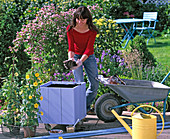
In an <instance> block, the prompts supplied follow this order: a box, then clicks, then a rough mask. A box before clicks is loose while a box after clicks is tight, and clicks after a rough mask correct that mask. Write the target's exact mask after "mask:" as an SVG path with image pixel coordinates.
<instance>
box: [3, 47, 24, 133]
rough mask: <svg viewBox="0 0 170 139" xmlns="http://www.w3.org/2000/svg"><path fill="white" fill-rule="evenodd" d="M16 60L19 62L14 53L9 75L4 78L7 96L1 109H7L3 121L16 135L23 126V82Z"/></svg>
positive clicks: (4, 88)
mask: <svg viewBox="0 0 170 139" xmlns="http://www.w3.org/2000/svg"><path fill="white" fill-rule="evenodd" d="M11 51H12V53H13V52H14V51H13V50H11ZM16 51H17V50H16ZM15 62H17V58H16V57H15V54H14V53H13V56H12V65H11V66H10V68H9V75H8V76H7V77H4V78H3V85H2V88H1V89H2V90H1V94H2V95H3V97H4V98H6V99H5V100H4V104H5V105H3V106H2V107H1V110H5V111H4V112H3V117H2V120H1V123H2V124H3V125H4V126H6V127H8V128H9V130H10V133H12V134H15V135H16V134H19V131H20V126H21V124H20V121H21V112H20V108H21V107H20V106H21V103H22V99H21V96H20V94H19V92H20V86H21V82H20V79H19V76H20V72H19V71H18V69H17V68H16V64H15Z"/></svg>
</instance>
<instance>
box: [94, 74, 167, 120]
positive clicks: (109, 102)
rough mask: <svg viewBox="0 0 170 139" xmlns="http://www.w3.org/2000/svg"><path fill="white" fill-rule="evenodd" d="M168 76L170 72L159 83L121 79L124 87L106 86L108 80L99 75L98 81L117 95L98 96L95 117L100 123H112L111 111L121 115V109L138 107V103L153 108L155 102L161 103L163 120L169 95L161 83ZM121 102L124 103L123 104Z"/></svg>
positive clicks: (120, 85)
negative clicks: (113, 110)
mask: <svg viewBox="0 0 170 139" xmlns="http://www.w3.org/2000/svg"><path fill="white" fill-rule="evenodd" d="M169 75H170V72H169V73H168V74H167V75H166V77H165V78H164V79H163V80H162V82H161V83H159V82H154V81H147V80H130V79H122V80H123V81H124V82H125V83H126V85H122V84H119V85H116V84H108V83H107V80H108V79H107V78H103V77H102V76H101V75H99V77H98V80H99V81H100V82H101V83H102V84H104V85H106V86H108V87H109V88H111V89H112V90H113V91H114V92H115V93H116V94H117V95H115V94H112V93H106V94H103V95H102V96H100V97H99V98H98V100H97V101H96V103H95V111H96V115H97V116H98V118H99V119H100V120H102V121H105V122H112V121H114V120H115V119H116V118H115V117H114V115H113V114H112V113H111V110H112V109H115V110H116V112H117V113H118V114H119V115H121V114H122V108H123V107H125V106H128V105H134V106H135V107H138V106H139V105H138V104H139V103H147V102H152V106H154V105H155V102H159V101H163V104H164V105H163V117H164V118H165V111H166V102H167V99H168V95H169V93H170V87H168V86H166V85H164V84H163V82H164V81H165V80H166V78H167V77H168V76H169ZM118 96H119V97H118ZM122 100H123V101H124V102H125V103H124V104H123V103H122ZM139 110H140V111H141V112H143V113H151V112H152V111H153V109H151V110H150V111H149V112H146V111H145V110H144V109H143V108H140V109H139Z"/></svg>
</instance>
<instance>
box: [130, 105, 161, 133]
mask: <svg viewBox="0 0 170 139" xmlns="http://www.w3.org/2000/svg"><path fill="white" fill-rule="evenodd" d="M141 107H150V108H153V109H154V110H155V111H157V112H158V113H159V115H160V117H161V119H162V129H161V131H160V133H159V134H158V135H157V136H159V135H160V134H161V133H162V131H163V129H164V118H163V116H162V114H161V112H160V111H159V110H158V109H157V108H155V107H153V106H150V105H140V106H139V107H137V108H135V109H134V110H133V111H132V113H131V116H133V113H134V112H135V111H136V110H137V109H139V108H141Z"/></svg>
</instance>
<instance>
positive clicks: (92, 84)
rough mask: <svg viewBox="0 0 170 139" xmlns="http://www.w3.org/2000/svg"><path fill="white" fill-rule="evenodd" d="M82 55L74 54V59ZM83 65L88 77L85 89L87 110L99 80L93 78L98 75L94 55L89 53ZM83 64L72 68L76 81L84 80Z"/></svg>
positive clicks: (93, 97)
mask: <svg viewBox="0 0 170 139" xmlns="http://www.w3.org/2000/svg"><path fill="white" fill-rule="evenodd" d="M81 57H82V55H77V54H75V55H74V59H75V60H76V61H77V59H80V58H81ZM83 66H84V69H85V72H86V74H87V77H88V81H89V87H88V89H87V90H86V105H87V111H89V110H90V105H91V104H92V102H93V101H94V99H95V98H96V95H97V89H98V87H99V82H98V81H97V80H96V79H95V78H96V77H97V76H98V69H97V64H96V59H95V55H94V54H93V55H90V56H89V57H88V58H87V59H86V60H85V61H84V62H83ZM83 66H80V67H79V68H77V69H75V70H73V74H74V78H75V81H76V82H84V75H83Z"/></svg>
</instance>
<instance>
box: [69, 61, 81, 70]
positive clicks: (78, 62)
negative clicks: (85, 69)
mask: <svg viewBox="0 0 170 139" xmlns="http://www.w3.org/2000/svg"><path fill="white" fill-rule="evenodd" d="M82 63H83V62H82V61H81V60H80V59H78V60H77V62H76V64H77V66H74V67H72V68H71V70H75V69H77V68H78V67H80V66H81V65H82Z"/></svg>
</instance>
